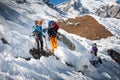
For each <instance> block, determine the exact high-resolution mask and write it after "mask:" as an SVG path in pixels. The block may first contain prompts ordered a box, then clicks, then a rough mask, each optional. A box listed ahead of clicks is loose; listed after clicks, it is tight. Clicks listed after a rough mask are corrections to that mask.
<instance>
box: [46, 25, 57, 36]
mask: <svg viewBox="0 0 120 80" xmlns="http://www.w3.org/2000/svg"><path fill="white" fill-rule="evenodd" d="M48 35H49V37H56V35H57V30H56V29H55V27H53V28H48Z"/></svg>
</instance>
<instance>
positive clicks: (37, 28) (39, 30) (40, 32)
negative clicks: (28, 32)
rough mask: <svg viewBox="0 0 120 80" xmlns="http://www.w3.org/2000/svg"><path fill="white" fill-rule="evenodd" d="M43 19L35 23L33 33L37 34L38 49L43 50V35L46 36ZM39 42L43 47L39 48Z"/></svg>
mask: <svg viewBox="0 0 120 80" xmlns="http://www.w3.org/2000/svg"><path fill="white" fill-rule="evenodd" d="M41 25H42V20H38V21H35V25H34V26H33V31H32V32H33V35H34V36H35V40H36V43H37V49H38V50H41V51H43V39H42V36H43V37H45V34H44V32H43V30H42V26H41ZM39 42H40V44H41V49H40V48H39Z"/></svg>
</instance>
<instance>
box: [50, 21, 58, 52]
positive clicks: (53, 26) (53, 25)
mask: <svg viewBox="0 0 120 80" xmlns="http://www.w3.org/2000/svg"><path fill="white" fill-rule="evenodd" d="M58 29H59V26H58V25H57V24H56V23H55V22H54V21H53V22H51V23H48V36H49V39H50V44H51V48H52V52H54V49H55V48H58V41H57V31H58Z"/></svg>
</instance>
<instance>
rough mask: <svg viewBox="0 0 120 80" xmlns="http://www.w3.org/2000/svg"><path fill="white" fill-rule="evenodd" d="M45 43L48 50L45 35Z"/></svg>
mask: <svg viewBox="0 0 120 80" xmlns="http://www.w3.org/2000/svg"><path fill="white" fill-rule="evenodd" d="M45 44H46V49H47V50H48V45H47V40H46V37H45Z"/></svg>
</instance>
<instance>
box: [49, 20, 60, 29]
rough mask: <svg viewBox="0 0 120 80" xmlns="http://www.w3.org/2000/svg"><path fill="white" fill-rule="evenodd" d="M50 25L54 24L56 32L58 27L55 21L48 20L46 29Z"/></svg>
mask: <svg viewBox="0 0 120 80" xmlns="http://www.w3.org/2000/svg"><path fill="white" fill-rule="evenodd" d="M51 23H54V24H55V29H56V30H58V29H59V25H58V24H57V23H56V22H55V21H53V20H50V21H49V22H48V27H50V24H51Z"/></svg>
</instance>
